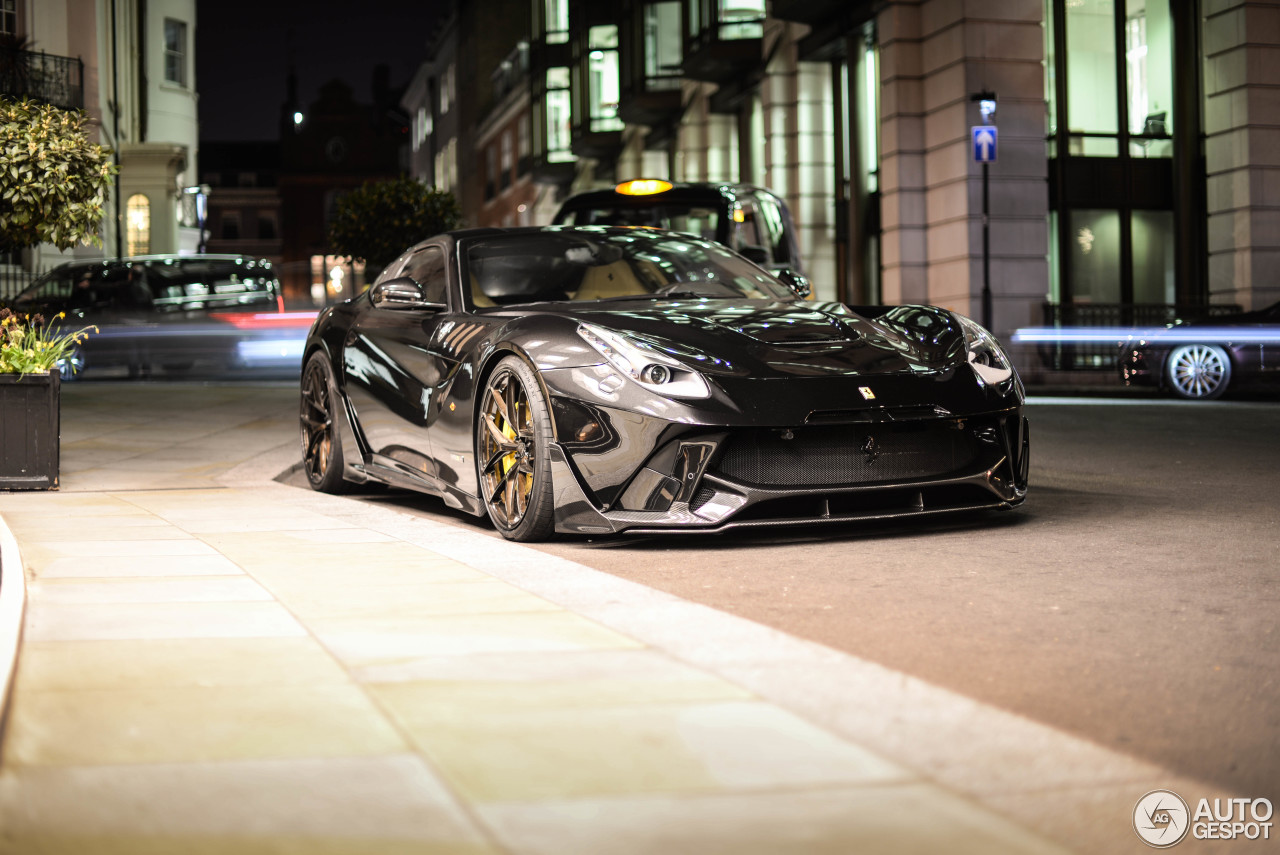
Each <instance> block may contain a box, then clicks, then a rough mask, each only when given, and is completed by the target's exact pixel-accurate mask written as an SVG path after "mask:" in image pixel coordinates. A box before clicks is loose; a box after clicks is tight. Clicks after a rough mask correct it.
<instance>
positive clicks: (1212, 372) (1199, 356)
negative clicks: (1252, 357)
mask: <svg viewBox="0 0 1280 855" xmlns="http://www.w3.org/2000/svg"><path fill="white" fill-rule="evenodd" d="M1165 377H1166V379H1167V382H1168V384H1169V388H1170V389H1172V390H1173V393H1174V394H1175V395H1177V396H1178V397H1179V398H1187V399H1190V400H1196V401H1210V400H1213V399H1214V398H1219V397H1221V396H1222V393H1223V392H1225V391H1227V386H1228V385H1229V384H1230V383H1231V358H1230V357H1229V356H1227V352H1226V351H1225V350H1223V349H1222V348H1220V347H1218V346H1217V345H1213V344H1184V345H1182V346H1181V347H1175V348H1174V349H1173V352H1171V353H1170V354H1169V359H1168V362H1167V363H1166V364H1165Z"/></svg>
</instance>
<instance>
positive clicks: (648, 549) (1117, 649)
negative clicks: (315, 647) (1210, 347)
mask: <svg viewBox="0 0 1280 855" xmlns="http://www.w3.org/2000/svg"><path fill="white" fill-rule="evenodd" d="M1028 409H1029V415H1030V417H1031V420H1032V433H1031V436H1032V474H1031V479H1032V488H1031V494H1030V498H1029V499H1028V502H1027V504H1026V505H1025V506H1024V507H1023V508H1021V509H1019V510H1017V511H1013V512H1005V513H992V514H982V515H977V516H971V517H965V518H959V519H951V520H947V521H943V522H935V523H929V524H920V523H919V522H897V523H893V524H884V525H875V526H866V525H855V526H842V527H816V528H812V529H807V530H803V531H796V530H789V531H785V532H773V533H760V532H754V533H746V534H728V535H723V536H718V537H705V538H703V537H699V538H692V537H688V536H683V537H675V536H672V537H646V538H643V539H622V540H613V541H592V540H584V539H579V540H570V541H562V542H556V543H551V544H544V545H540V546H538V547H537V548H539V549H541V550H542V551H544V552H548V553H552V554H555V555H560V556H563V557H566V558H569V559H572V560H574V561H577V562H580V563H582V564H586V565H588V566H590V567H594V568H596V569H598V570H602V571H604V572H607V573H612V574H615V575H617V576H621V577H625V578H627V579H631V580H634V581H636V582H640V583H643V584H645V585H649V586H652V587H654V588H658V589H661V590H663V591H667V592H670V593H672V594H675V595H677V596H680V597H683V598H685V599H688V600H693V601H696V602H699V603H703V604H706V605H709V606H712V607H715V608H717V609H722V610H724V611H726V612H731V613H733V614H737V615H741V616H743V617H747V618H750V619H752V620H755V621H758V622H760V623H763V624H766V625H769V626H772V627H775V628H777V629H780V630H783V631H785V632H788V633H791V634H793V635H796V636H799V637H802V638H806V639H809V640H812V641H817V642H821V643H823V644H826V645H829V646H831V647H834V648H837V649H839V650H842V651H845V652H848V653H851V654H854V655H856V656H859V657H862V658H864V659H869V660H872V661H875V662H878V663H881V664H883V665H886V666H888V667H890V668H894V669H897V670H900V671H904V672H907V673H909V674H912V675H914V676H917V677H921V678H923V679H926V680H929V681H931V682H933V683H935V684H937V685H940V686H944V687H946V688H949V689H952V690H954V691H956V692H959V693H962V694H964V695H967V696H970V697H973V698H977V699H980V700H982V701H985V702H987V703H990V704H994V705H996V706H999V707H1002V708H1004V709H1008V710H1012V711H1014V712H1017V713H1020V714H1023V715H1025V716H1028V717H1030V718H1032V719H1035V720H1037V721H1040V722H1044V723H1047V724H1050V725H1053V726H1055V727H1058V728H1061V729H1063V730H1066V731H1069V732H1072V733H1075V734H1078V735H1081V736H1084V737H1087V738H1089V739H1092V740H1094V741H1096V742H1098V743H1101V744H1103V745H1105V746H1108V747H1110V748H1113V749H1117V750H1120V751H1124V752H1126V753H1130V754H1133V755H1137V756H1139V757H1142V758H1145V759H1149V760H1152V761H1155V762H1157V763H1160V764H1162V765H1164V766H1166V767H1168V768H1170V769H1172V770H1174V771H1177V772H1179V773H1183V774H1188V775H1193V776H1196V777H1199V778H1202V779H1204V780H1206V781H1210V782H1216V783H1217V784H1219V785H1221V786H1223V787H1225V788H1228V789H1230V790H1234V791H1236V792H1237V794H1239V795H1243V796H1249V797H1268V798H1270V799H1271V800H1272V801H1273V802H1278V801H1280V631H1278V630H1277V619H1278V618H1280V495H1278V493H1280V477H1278V476H1277V473H1280V404H1277V403H1275V402H1265V401H1227V402H1215V403H1196V404H1191V403H1184V402H1177V401H1169V400H1159V399H1139V400H1132V399H1107V398H1102V399H1088V398H1078V399H1077V398H1062V399H1050V398H1041V399H1033V400H1032V402H1031V404H1030V405H1029V408H1028ZM366 499H367V500H369V501H377V502H393V503H395V504H396V505H397V506H399V507H400V508H401V509H402V510H405V511H410V512H414V513H419V514H423V515H427V516H431V517H433V518H437V519H443V520H448V521H451V522H453V523H455V524H458V525H464V526H468V527H476V528H481V529H483V528H485V524H484V523H482V522H480V521H477V520H474V519H472V518H469V517H465V516H462V515H459V514H457V513H455V512H451V511H449V510H448V509H446V508H444V507H443V505H442V503H440V502H439V501H438V500H435V499H430V498H426V497H420V496H414V495H412V494H405V493H389V494H384V495H376V494H375V495H371V496H367V497H366ZM495 536H496V535H495ZM697 630H698V628H697V627H696V626H690V627H689V632H691V633H696V632H697Z"/></svg>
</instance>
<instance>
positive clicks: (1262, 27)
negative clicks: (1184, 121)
mask: <svg viewBox="0 0 1280 855" xmlns="http://www.w3.org/2000/svg"><path fill="white" fill-rule="evenodd" d="M1204 9H1205V12H1206V14H1205V18H1204V31H1203V39H1204V41H1203V44H1204V59H1205V65H1204V69H1205V72H1204V73H1205V76H1204V87H1205V128H1204V129H1205V158H1206V171H1207V174H1208V187H1207V195H1208V213H1209V238H1208V240H1209V301H1210V302H1212V303H1238V304H1240V305H1241V306H1243V307H1244V308H1245V309H1258V308H1262V307H1264V306H1267V305H1269V304H1270V303H1272V302H1275V301H1276V300H1277V299H1280V100H1277V98H1276V95H1275V93H1276V90H1277V87H1280V8H1278V7H1277V6H1276V5H1274V4H1270V3H1268V4H1263V3H1256V2H1249V0H1221V2H1216V3H1206V4H1205V6H1204Z"/></svg>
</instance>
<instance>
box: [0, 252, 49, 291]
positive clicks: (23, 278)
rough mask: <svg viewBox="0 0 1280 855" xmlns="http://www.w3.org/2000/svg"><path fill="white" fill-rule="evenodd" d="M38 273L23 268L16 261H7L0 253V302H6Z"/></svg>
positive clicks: (33, 279)
mask: <svg viewBox="0 0 1280 855" xmlns="http://www.w3.org/2000/svg"><path fill="white" fill-rule="evenodd" d="M39 275H40V273H39V272H35V271H30V270H23V269H22V267H21V266H20V265H18V264H16V263H8V262H7V260H6V258H5V254H4V253H0V303H7V302H8V301H9V300H10V299H12V298H13V297H15V296H16V295H17V294H18V292H19V291H21V290H22V289H23V288H26V287H27V286H28V285H30V284H31V283H32V282H33V281H35V278H36V277H37V276H39Z"/></svg>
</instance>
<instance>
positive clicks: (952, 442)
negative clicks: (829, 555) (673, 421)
mask: <svg viewBox="0 0 1280 855" xmlns="http://www.w3.org/2000/svg"><path fill="white" fill-rule="evenodd" d="M977 443H978V441H977V440H976V439H975V437H974V435H973V433H972V432H971V431H970V430H969V429H968V428H967V426H964V425H962V424H961V423H960V422H958V421H954V420H946V421H929V422H922V423H910V424H893V425H874V426H869V425H838V426H837V425H831V426H821V427H804V428H795V429H794V430H788V431H782V430H775V429H749V430H740V431H736V432H734V433H733V434H731V435H730V436H729V437H728V439H726V440H725V442H724V444H723V446H722V449H723V451H722V453H721V455H720V458H719V460H718V461H717V462H716V463H715V464H714V465H713V467H712V472H713V473H715V474H718V475H722V476H724V477H726V478H731V479H733V480H735V481H741V482H745V483H747V484H753V485H756V486H761V487H829V486H838V485H859V484H875V483H882V482H894V481H904V480H914V479H921V478H934V477H940V476H943V475H947V474H948V473H952V472H955V471H956V470H958V469H962V468H964V467H965V466H968V465H969V464H971V463H973V461H974V460H975V459H976V458H977V454H978V451H977Z"/></svg>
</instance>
